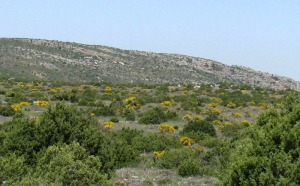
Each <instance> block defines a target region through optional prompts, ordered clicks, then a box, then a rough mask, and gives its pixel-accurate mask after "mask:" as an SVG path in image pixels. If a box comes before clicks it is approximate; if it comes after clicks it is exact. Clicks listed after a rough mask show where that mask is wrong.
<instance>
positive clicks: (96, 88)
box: [90, 86, 98, 90]
mask: <svg viewBox="0 0 300 186" xmlns="http://www.w3.org/2000/svg"><path fill="white" fill-rule="evenodd" d="M90 89H91V90H98V87H97V86H90Z"/></svg>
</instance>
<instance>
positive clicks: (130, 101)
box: [125, 96, 136, 104]
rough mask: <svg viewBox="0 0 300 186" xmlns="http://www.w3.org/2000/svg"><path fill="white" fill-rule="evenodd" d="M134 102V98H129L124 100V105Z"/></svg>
mask: <svg viewBox="0 0 300 186" xmlns="http://www.w3.org/2000/svg"><path fill="white" fill-rule="evenodd" d="M135 100H136V97H135V96H131V97H129V98H126V99H125V103H126V104H130V103H132V102H134V101H135Z"/></svg>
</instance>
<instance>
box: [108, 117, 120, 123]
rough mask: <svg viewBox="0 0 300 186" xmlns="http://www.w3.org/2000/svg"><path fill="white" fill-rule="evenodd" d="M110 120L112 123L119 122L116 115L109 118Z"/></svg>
mask: <svg viewBox="0 0 300 186" xmlns="http://www.w3.org/2000/svg"><path fill="white" fill-rule="evenodd" d="M110 121H112V122H114V123H119V119H118V118H117V117H113V118H110Z"/></svg>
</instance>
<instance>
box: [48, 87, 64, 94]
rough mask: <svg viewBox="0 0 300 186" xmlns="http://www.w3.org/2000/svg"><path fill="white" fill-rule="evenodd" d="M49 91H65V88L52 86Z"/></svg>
mask: <svg viewBox="0 0 300 186" xmlns="http://www.w3.org/2000/svg"><path fill="white" fill-rule="evenodd" d="M49 91H50V93H58V92H63V89H62V88H60V87H57V88H51V89H50V90H49Z"/></svg>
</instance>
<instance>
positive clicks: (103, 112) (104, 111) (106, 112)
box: [92, 106, 116, 116]
mask: <svg viewBox="0 0 300 186" xmlns="http://www.w3.org/2000/svg"><path fill="white" fill-rule="evenodd" d="M92 113H94V114H95V115H96V116H115V115H116V111H115V110H113V109H112V108H110V107H108V106H103V107H98V108H96V109H93V110H92Z"/></svg>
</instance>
